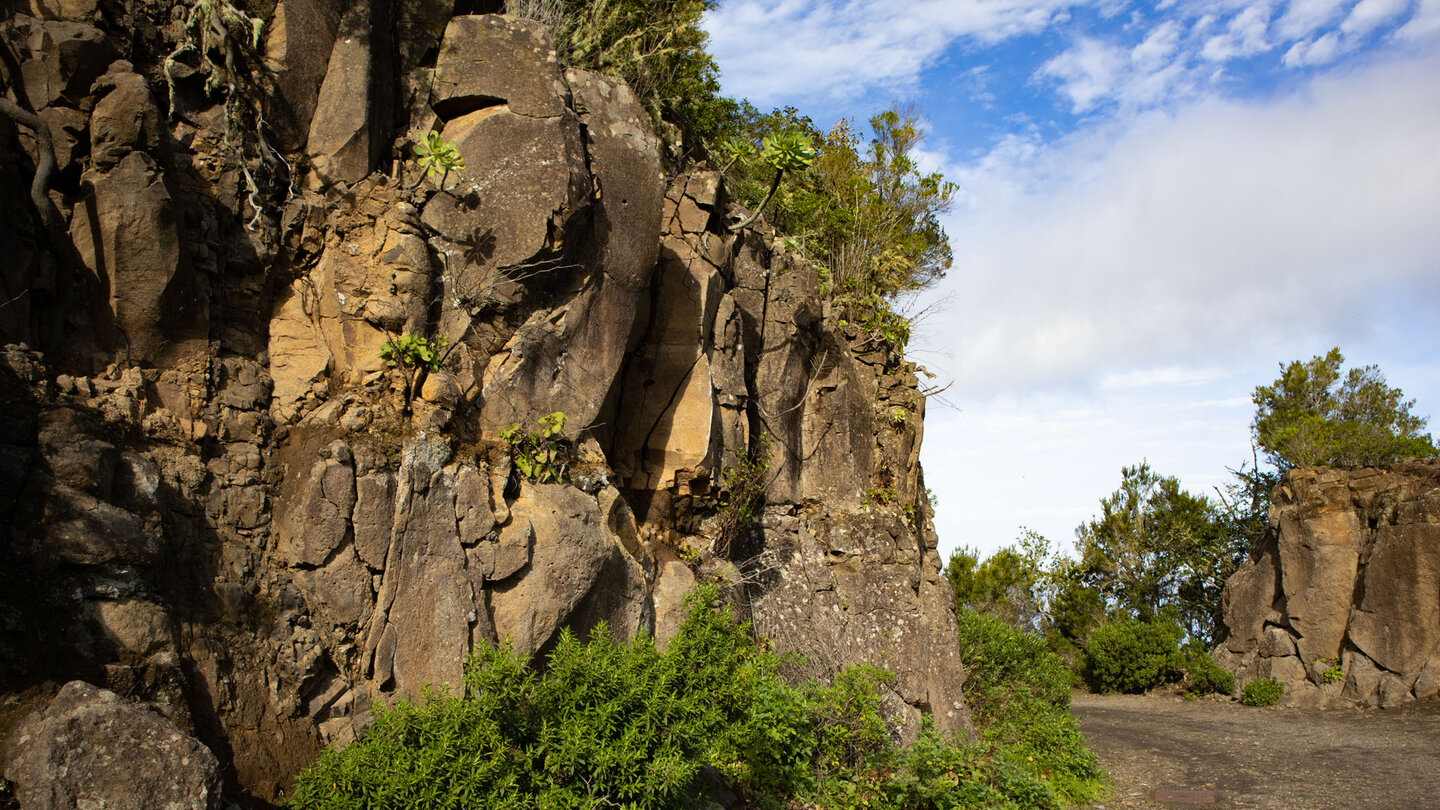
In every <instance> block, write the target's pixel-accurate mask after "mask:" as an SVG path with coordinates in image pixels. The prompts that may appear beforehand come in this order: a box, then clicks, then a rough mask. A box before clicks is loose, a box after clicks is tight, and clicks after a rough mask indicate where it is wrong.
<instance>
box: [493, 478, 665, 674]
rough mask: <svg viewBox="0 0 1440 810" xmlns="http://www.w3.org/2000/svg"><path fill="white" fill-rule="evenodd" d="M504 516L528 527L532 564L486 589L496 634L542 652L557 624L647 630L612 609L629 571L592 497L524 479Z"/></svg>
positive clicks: (523, 649) (618, 632) (627, 632)
mask: <svg viewBox="0 0 1440 810" xmlns="http://www.w3.org/2000/svg"><path fill="white" fill-rule="evenodd" d="M510 521H511V525H521V526H523V525H525V524H528V525H529V526H530V527H531V528H530V532H528V533H526V534H529V536H531V537H533V541H532V542H533V544H534V545H533V551H531V553H530V568H529V570H528V571H527V572H526V573H525V574H524V576H521V577H518V578H516V579H514V580H513V581H511V582H505V583H499V584H497V585H496V586H495V587H494V588H493V589H492V590H491V591H490V593H489V596H490V611H491V615H492V616H493V617H494V625H495V633H496V635H497V636H498V637H499V638H500V639H502V640H504V639H509V640H510V641H511V642H512V643H513V644H514V647H515V651H516V652H517V653H519V654H520V655H526V656H529V655H535V654H537V653H544V652H546V651H548V650H549V649H550V647H551V646H552V645H553V644H554V642H555V640H556V638H557V636H558V634H559V632H560V629H561V628H563V627H571V628H572V629H574V630H575V631H576V632H577V633H580V634H582V635H583V634H584V633H585V632H586V631H588V630H589V628H591V627H593V626H594V625H595V624H596V623H598V622H599V621H601V620H604V621H607V622H608V623H609V625H610V631H611V633H612V634H614V635H615V636H616V637H617V638H619V639H625V638H629V637H630V636H632V635H633V634H634V633H636V632H638V631H639V630H641V629H649V628H648V627H641V626H638V625H639V624H640V619H641V617H640V616H638V615H631V616H627V615H625V613H624V612H621V613H620V614H619V615H617V613H616V611H615V610H614V609H613V608H614V606H615V602H616V601H617V600H615V599H613V598H612V597H614V596H615V595H617V594H618V595H622V596H623V595H627V594H628V592H629V591H630V588H631V586H632V584H633V579H634V576H635V571H634V570H633V569H632V566H633V560H630V559H629V555H627V554H626V553H625V550H624V549H623V548H622V547H621V545H620V543H619V542H618V541H617V540H616V539H615V538H614V537H613V536H612V535H611V534H610V533H609V531H608V530H607V528H606V525H605V521H604V519H603V517H602V516H601V513H600V507H599V506H598V504H597V503H596V501H595V499H594V498H593V497H591V496H589V495H587V494H585V493H584V492H581V491H580V490H578V489H575V488H573V487H569V486H564V485H561V484H527V485H525V486H524V487H522V490H521V493H520V497H519V498H518V499H516V500H515V501H514V502H512V503H511V504H510ZM504 537H505V534H504V533H503V532H502V538H504ZM516 542H518V541H516Z"/></svg>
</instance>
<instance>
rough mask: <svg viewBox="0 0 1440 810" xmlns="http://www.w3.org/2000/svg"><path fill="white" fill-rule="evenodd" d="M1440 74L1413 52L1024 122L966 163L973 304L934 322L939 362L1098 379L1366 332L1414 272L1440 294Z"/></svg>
mask: <svg viewBox="0 0 1440 810" xmlns="http://www.w3.org/2000/svg"><path fill="white" fill-rule="evenodd" d="M1436 75H1440V60H1437V59H1434V58H1431V59H1426V60H1419V61H1412V62H1407V63H1395V64H1390V65H1382V66H1378V67H1374V68H1371V69H1369V70H1367V71H1364V72H1361V73H1357V74H1354V75H1352V76H1349V77H1347V78H1342V79H1317V80H1314V81H1313V82H1312V83H1311V85H1310V86H1309V87H1308V88H1307V89H1306V91H1305V92H1301V93H1296V94H1294V95H1292V96H1289V97H1286V98H1283V99H1280V100H1277V101H1275V102H1273V103H1269V104H1258V103H1257V104H1244V103H1237V102H1230V101H1223V100H1214V99H1211V100H1207V101H1204V102H1197V103H1194V104H1191V105H1189V106H1187V107H1186V108H1185V109H1183V110H1181V111H1179V112H1176V113H1174V114H1169V115H1162V114H1155V113H1152V114H1147V115H1144V116H1140V117H1135V118H1131V119H1128V120H1125V121H1121V122H1116V123H1114V124H1113V125H1112V127H1111V128H1110V129H1106V130H1103V131H1097V132H1093V133H1089V134H1087V135H1083V136H1077V137H1075V138H1072V139H1071V140H1070V141H1068V142H1065V143H1063V144H1060V145H1056V146H1045V145H1042V144H1040V143H1038V142H1037V141H1035V140H1033V139H1025V138H1015V139H1012V140H1011V141H1010V142H1007V143H1006V144H1005V145H1003V146H1002V148H1001V150H999V151H998V152H997V153H996V154H994V155H991V156H989V157H990V159H989V160H986V161H980V162H977V163H976V164H974V165H971V166H967V167H962V168H961V169H960V170H957V171H954V172H951V173H950V174H951V175H952V176H954V177H956V178H957V179H958V180H959V181H960V182H961V184H962V189H967V190H970V193H967V194H965V195H964V196H963V198H962V201H961V202H962V206H961V210H959V211H957V212H956V214H955V215H954V216H953V219H952V220H951V221H950V222H948V223H946V224H947V230H948V231H949V233H950V234H951V237H952V241H953V243H954V244H955V246H956V263H955V267H954V268H953V269H952V271H951V273H950V277H949V278H948V279H947V280H946V281H945V282H944V283H943V285H942V286H941V288H940V289H939V290H938V291H937V292H938V294H943V295H949V296H951V297H952V298H953V299H954V300H955V301H957V302H960V303H959V304H958V305H957V309H958V311H956V312H954V313H953V316H952V317H949V318H938V319H936V321H937V322H944V323H947V324H949V327H948V328H947V329H946V331H945V333H944V334H943V335H937V336H935V337H934V338H932V339H931V340H932V341H933V343H934V345H937V346H938V345H944V346H948V347H949V350H950V351H951V352H952V354H951V357H950V359H949V360H948V361H947V362H942V363H936V362H934V361H929V362H927V365H929V366H930V367H931V368H932V370H936V371H940V372H941V373H943V374H948V375H950V376H953V377H954V378H956V379H957V381H958V387H959V388H963V389H966V390H970V391H1007V390H1008V391H1020V390H1029V389H1032V388H1034V387H1037V386H1052V385H1066V384H1070V385H1078V386H1081V387H1088V386H1093V385H1094V384H1095V383H1096V381H1097V380H1100V379H1102V378H1103V377H1104V376H1105V375H1110V374H1124V373H1127V372H1130V371H1134V370H1144V369H1151V368H1155V367H1157V366H1162V365H1164V364H1180V365H1182V366H1186V365H1192V364H1213V363H1215V362H1220V363H1225V362H1227V358H1236V357H1247V356H1254V355H1256V354H1257V353H1259V354H1262V355H1263V356H1266V357H1273V358H1276V359H1279V358H1282V357H1285V356H1288V355H1290V354H1298V353H1299V352H1301V351H1306V350H1312V349H1314V348H1315V347H1314V345H1313V344H1314V343H1315V341H1317V340H1322V341H1334V342H1336V343H1340V344H1342V345H1343V344H1345V343H1348V342H1351V341H1352V340H1359V339H1362V338H1364V336H1365V335H1366V334H1368V333H1369V332H1370V331H1372V330H1373V327H1371V326H1369V324H1374V323H1379V322H1382V321H1384V320H1386V319H1387V318H1388V317H1389V316H1388V314H1386V307H1390V306H1393V305H1394V303H1395V302H1393V301H1389V300H1387V299H1386V296H1391V295H1394V294H1395V291H1396V290H1399V289H1402V288H1403V289H1405V290H1406V293H1405V295H1406V301H1407V302H1408V303H1409V304H1411V305H1414V306H1421V307H1422V309H1423V308H1425V307H1428V308H1429V309H1430V310H1431V311H1434V310H1440V228H1436V227H1435V212H1436V211H1440V141H1437V140H1436V138H1435V136H1434V133H1436V132H1440V94H1437V93H1436V92H1435V91H1434V82H1433V77H1434V76H1436ZM973 189H979V191H978V192H976V191H974V190H973ZM1322 336H1323V337H1322ZM1332 345H1333V344H1332Z"/></svg>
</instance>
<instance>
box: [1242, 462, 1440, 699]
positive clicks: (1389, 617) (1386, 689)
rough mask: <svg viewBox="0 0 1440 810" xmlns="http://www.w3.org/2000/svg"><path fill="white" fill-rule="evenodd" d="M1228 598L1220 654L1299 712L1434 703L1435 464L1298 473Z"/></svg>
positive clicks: (1439, 499) (1437, 587) (1439, 465)
mask: <svg viewBox="0 0 1440 810" xmlns="http://www.w3.org/2000/svg"><path fill="white" fill-rule="evenodd" d="M1223 598H1224V605H1225V625H1226V627H1225V635H1224V637H1223V638H1222V639H1221V641H1220V643H1219V645H1218V646H1217V648H1216V650H1215V653H1214V654H1215V657H1216V660H1217V661H1219V662H1220V663H1221V664H1222V665H1223V666H1226V667H1227V668H1229V669H1230V670H1232V671H1233V672H1234V673H1235V674H1236V681H1237V684H1243V683H1244V682H1246V681H1248V680H1250V679H1252V678H1257V677H1262V678H1263V677H1273V678H1277V679H1278V680H1280V681H1281V682H1282V683H1284V684H1285V688H1286V695H1285V698H1284V700H1285V701H1286V702H1288V703H1290V704H1293V705H1357V704H1358V705H1363V706H1376V705H1379V706H1387V707H1388V706H1398V705H1401V704H1403V703H1408V702H1411V701H1414V700H1416V699H1426V698H1434V697H1435V696H1436V695H1437V693H1440V462H1412V463H1403V464H1396V465H1394V466H1392V467H1388V468H1369V467H1367V468H1356V469H1348V470H1345V469H1325V468H1322V469H1298V470H1293V471H1291V472H1290V473H1289V474H1288V475H1287V476H1286V477H1285V480H1284V481H1283V482H1282V483H1281V485H1280V487H1279V488H1278V489H1277V490H1276V497H1275V501H1274V506H1273V507H1272V510H1271V513H1270V530H1269V532H1268V533H1267V534H1266V537H1265V540H1264V541H1263V543H1262V544H1261V546H1260V548H1258V549H1256V551H1255V552H1254V553H1253V554H1252V555H1251V558H1250V559H1249V560H1247V561H1246V562H1245V563H1244V564H1242V565H1241V566H1240V569H1239V570H1238V571H1236V572H1235V574H1234V575H1233V576H1232V577H1231V578H1230V581H1229V582H1228V583H1227V584H1226V586H1225V593H1224V597H1223ZM1327 672H1328V673H1330V674H1329V675H1328V677H1327Z"/></svg>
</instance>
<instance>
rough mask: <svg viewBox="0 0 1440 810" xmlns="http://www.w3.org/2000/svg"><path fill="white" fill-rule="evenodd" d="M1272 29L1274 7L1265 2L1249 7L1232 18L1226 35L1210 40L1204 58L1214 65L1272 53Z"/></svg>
mask: <svg viewBox="0 0 1440 810" xmlns="http://www.w3.org/2000/svg"><path fill="white" fill-rule="evenodd" d="M1269 26H1270V7H1269V6H1268V5H1266V4H1264V3H1259V4H1256V5H1253V6H1249V7H1247V8H1245V9H1244V10H1242V11H1241V12H1240V13H1239V14H1236V15H1235V16H1234V17H1232V18H1230V23H1229V25H1227V26H1226V29H1225V33H1223V34H1219V35H1217V36H1214V37H1211V38H1210V39H1208V40H1206V42H1205V47H1204V48H1202V49H1201V50H1200V55H1201V56H1202V57H1204V58H1205V59H1208V60H1210V61H1211V62H1228V61H1230V60H1231V59H1238V58H1242V57H1246V56H1254V55H1255V54H1257V53H1264V52H1265V51H1268V50H1270V48H1271V45H1270V43H1269V42H1267V41H1266V39H1265V32H1266V30H1267V29H1268V28H1269Z"/></svg>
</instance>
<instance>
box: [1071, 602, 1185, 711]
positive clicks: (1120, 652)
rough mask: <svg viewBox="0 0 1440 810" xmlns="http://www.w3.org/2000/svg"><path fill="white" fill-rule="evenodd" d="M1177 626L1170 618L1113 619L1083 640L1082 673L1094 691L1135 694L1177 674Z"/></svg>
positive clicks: (1178, 644) (1179, 634) (1167, 680)
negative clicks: (1083, 660)
mask: <svg viewBox="0 0 1440 810" xmlns="http://www.w3.org/2000/svg"><path fill="white" fill-rule="evenodd" d="M1182 635H1183V633H1182V631H1181V630H1180V626H1179V625H1177V624H1175V623H1174V622H1172V621H1166V620H1152V621H1135V620H1132V619H1116V620H1115V621H1111V622H1107V623H1105V624H1104V625H1101V626H1100V627H1099V628H1098V629H1097V630H1096V631H1095V632H1094V633H1092V634H1091V635H1090V639H1089V640H1088V641H1086V642H1085V663H1084V675H1085V679H1086V681H1087V682H1088V683H1089V685H1090V688H1091V689H1093V690H1094V691H1096V692H1101V693H1109V692H1128V693H1133V694H1138V693H1140V692H1144V691H1145V690H1147V689H1153V688H1155V687H1157V686H1163V685H1164V684H1167V683H1172V682H1174V681H1175V680H1176V678H1177V677H1178V675H1179V672H1178V670H1179V668H1180V666H1181V664H1182V658H1181V655H1180V637H1181V636H1182Z"/></svg>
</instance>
